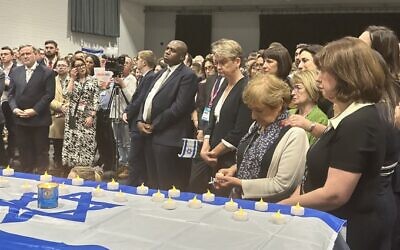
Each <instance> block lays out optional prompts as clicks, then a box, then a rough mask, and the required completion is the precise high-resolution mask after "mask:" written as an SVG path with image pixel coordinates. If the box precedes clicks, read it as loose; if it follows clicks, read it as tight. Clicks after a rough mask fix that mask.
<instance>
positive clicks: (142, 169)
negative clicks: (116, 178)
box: [128, 131, 147, 186]
mask: <svg viewBox="0 0 400 250" xmlns="http://www.w3.org/2000/svg"><path fill="white" fill-rule="evenodd" d="M128 165H129V180H128V182H129V185H131V186H138V185H140V184H142V183H146V184H147V167H146V158H145V137H144V135H141V134H140V133H139V132H136V131H133V132H132V135H131V149H130V151H129V158H128Z"/></svg>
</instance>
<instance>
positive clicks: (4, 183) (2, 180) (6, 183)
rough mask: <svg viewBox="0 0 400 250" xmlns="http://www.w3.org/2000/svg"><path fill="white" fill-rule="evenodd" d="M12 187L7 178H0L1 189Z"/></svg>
mask: <svg viewBox="0 0 400 250" xmlns="http://www.w3.org/2000/svg"><path fill="white" fill-rule="evenodd" d="M9 185H10V183H9V181H8V180H7V179H6V178H0V188H4V187H8V186H9Z"/></svg>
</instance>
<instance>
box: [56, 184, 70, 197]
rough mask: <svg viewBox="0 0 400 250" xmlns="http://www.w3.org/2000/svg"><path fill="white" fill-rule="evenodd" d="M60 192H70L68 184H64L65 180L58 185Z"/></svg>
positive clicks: (62, 193)
mask: <svg viewBox="0 0 400 250" xmlns="http://www.w3.org/2000/svg"><path fill="white" fill-rule="evenodd" d="M58 193H59V194H60V195H65V194H69V189H68V187H67V185H65V184H64V182H63V183H62V184H60V186H58Z"/></svg>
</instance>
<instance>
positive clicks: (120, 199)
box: [114, 190, 128, 202]
mask: <svg viewBox="0 0 400 250" xmlns="http://www.w3.org/2000/svg"><path fill="white" fill-rule="evenodd" d="M114 201H117V202H125V201H128V199H127V198H126V195H125V193H122V191H121V190H119V192H117V193H116V194H115V196H114Z"/></svg>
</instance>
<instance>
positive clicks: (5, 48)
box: [1, 46, 14, 56]
mask: <svg viewBox="0 0 400 250" xmlns="http://www.w3.org/2000/svg"><path fill="white" fill-rule="evenodd" d="M1 50H9V51H10V53H11V55H12V56H13V55H14V51H13V50H12V49H11V48H10V47H8V46H4V47H1Z"/></svg>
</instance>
